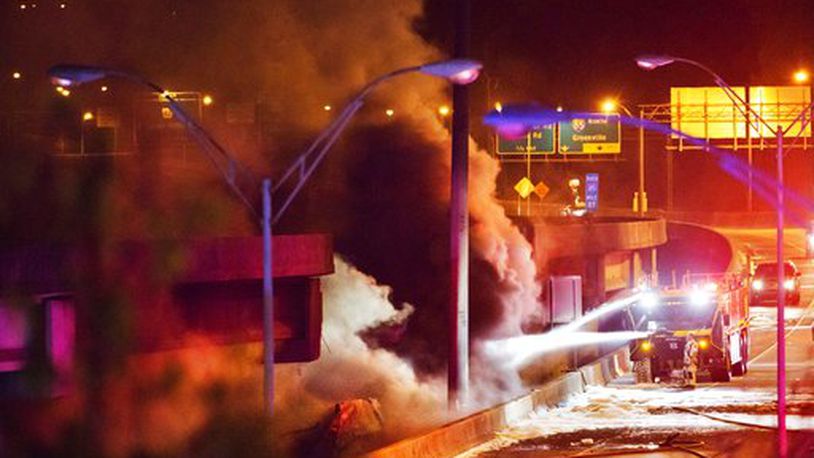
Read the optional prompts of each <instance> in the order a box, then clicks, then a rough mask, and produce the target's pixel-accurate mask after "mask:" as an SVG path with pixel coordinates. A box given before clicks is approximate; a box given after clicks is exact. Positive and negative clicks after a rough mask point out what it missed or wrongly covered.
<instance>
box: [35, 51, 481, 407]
mask: <svg viewBox="0 0 814 458" xmlns="http://www.w3.org/2000/svg"><path fill="white" fill-rule="evenodd" d="M482 67H483V66H482V64H481V63H480V62H477V61H473V60H468V59H451V60H444V61H438V62H432V63H428V64H424V65H418V66H413V67H405V68H401V69H398V70H395V71H392V72H390V73H387V74H385V75H382V76H380V77H378V78H376V79H374V80H373V81H371V82H369V83H368V84H367V85H366V86H364V87H363V88H362V89H361V90H360V91H359V92H358V93H357V94H356V96H355V97H354V98H353V99H351V101H350V103H349V104H348V105H347V106H346V107H345V109H344V110H343V111H342V112H341V113H340V114H339V116H338V117H337V118H336V119H334V121H333V122H331V124H329V125H328V127H326V128H325V129H324V130H323V131H322V132H321V133H320V134H319V135H318V136H317V137H316V139H315V140H314V141H313V142H312V143H311V145H310V146H309V147H308V149H306V150H305V151H304V152H302V153H301V154H300V155H299V156H298V157H297V159H296V160H295V161H294V162H293V163H292V165H291V166H290V167H289V168H288V169H287V170H286V172H285V173H284V174H283V177H282V178H281V179H280V180H279V181H278V182H277V184H276V186H275V187H273V188H272V182H271V178H268V177H267V178H264V179H263V180H262V184H261V186H260V192H261V195H262V200H261V207H262V211H261V212H258V211H257V209H256V208H255V204H254V203H253V199H251V198H250V197H248V196H247V195H246V193H245V192H244V191H243V190H242V189H241V187H240V183H239V181H238V180H239V179H241V178H243V179H245V180H247V181H249V182H250V184H256V183H254V180H253V176H251V175H250V174H249V173H248V172H247V171H246V170H245V169H243V167H242V166H241V165H240V163H239V162H237V160H235V159H234V157H233V156H232V155H231V154H229V153H228V152H227V151H226V150H225V149H224V148H223V147H222V146H221V145H220V144H219V143H218V142H217V141H215V139H213V138H212V137H211V136H210V135H209V134H208V133H207V132H206V131H205V130H204V129H203V128H202V127H201V126H200V125H198V123H196V122H195V121H194V120H193V119H192V118H191V117H190V116H189V115H187V113H186V112H185V111H184V109H183V108H182V107H181V106H180V105H179V104H178V103H177V101H176V100H175V99H174V97H173V96H172V94H170V93H169V92H168V91H166V90H164V89H162V88H161V87H160V86H158V85H157V84H155V83H153V82H151V81H149V80H147V79H145V78H144V77H142V76H140V75H137V74H132V73H128V72H123V71H120V70H116V69H107V68H102V67H91V66H83V65H57V66H54V67H52V68H51V69H50V70H49V71H48V74H49V76H50V77H51V79H52V81H53V82H54V83H55V84H59V85H62V86H74V85H79V84H84V83H89V82H92V81H97V80H99V79H102V78H108V77H118V78H123V79H126V80H130V81H133V82H135V83H137V84H141V85H143V86H146V87H148V88H150V89H151V90H152V91H155V92H157V93H159V94H160V95H161V97H163V98H164V99H165V100H166V102H167V104H168V105H169V107H170V109H171V110H172V112H173V113H174V114H175V115H176V118H177V119H179V120H180V121H181V122H182V123H183V124H184V125H185V126H186V127H187V129H188V130H189V132H190V133H192V134H193V138H194V139H195V140H196V141H197V142H198V143H199V145H200V146H201V147H202V149H203V150H204V152H205V153H206V154H207V157H208V158H209V159H210V161H211V162H212V163H213V165H214V166H215V167H216V168H217V169H218V170H219V171H220V172H221V176H222V177H223V178H224V180H225V181H226V182H227V184H228V185H229V187H230V188H231V189H232V191H233V192H234V193H235V194H236V195H237V196H238V197H239V198H240V200H241V201H242V202H243V203H244V204H245V205H246V206H247V207H248V208H249V211H250V212H251V213H252V215H254V216H257V215H258V213H262V217H261V218H260V223H261V224H260V225H261V226H262V230H263V348H264V359H263V362H264V372H263V395H264V397H265V401H266V408H267V409H268V411H269V413H271V412H272V411H273V403H274V284H273V282H272V278H273V270H272V269H273V264H272V260H273V251H272V250H273V245H272V225H273V224H275V223H276V222H277V221H278V220H279V219H280V217H282V216H283V214H284V213H285V211H286V209H288V207H289V205H290V204H291V203H292V202H293V200H294V198H295V197H296V196H297V195H298V194H299V192H300V190H301V189H302V187H303V186H304V185H305V183H306V182H307V181H308V179H309V178H310V177H311V175H312V174H313V172H314V170H315V169H316V167H317V166H318V165H319V164H320V163H321V162H322V160H323V159H324V158H325V155H326V154H327V152H328V151H329V150H330V148H331V147H332V146H333V145H334V143H336V141H337V139H338V137H339V134H341V133H342V131H343V130H344V129H345V127H347V125H348V123H349V122H350V120H351V118H352V117H353V116H354V115H355V114H356V112H358V111H359V109H361V108H362V106H363V105H364V101H365V98H366V97H367V95H368V94H369V93H370V92H371V91H372V90H373V89H375V88H376V87H378V86H379V85H380V84H382V83H383V82H385V81H387V80H389V79H392V78H394V77H396V76H399V75H404V74H407V73H415V72H418V73H424V74H427V75H431V76H436V77H440V78H444V79H446V80H448V81H450V82H451V83H453V84H469V83H471V82H473V81H475V80H476V79H477V77H478V74H479V73H480V70H481V68H482ZM66 91H67V89H66ZM326 107H328V106H327V105H326ZM329 109H330V108H327V110H329ZM327 110H326V111H327ZM289 179H291V180H297V181H296V182H295V183H294V185H293V187H290V188H289V187H285V186H283V185H284V184H285V183H287V182H288V180H289ZM252 188H253V189H255V190H256V189H257V186H252ZM286 189H290V190H289V191H285V190H286ZM283 192H287V193H288V194H287V195H282V193H283ZM272 193H277V194H280V195H282V196H281V197H282V205H281V206H280V208H279V210H277V211H276V212H272ZM464 332H468V330H464Z"/></svg>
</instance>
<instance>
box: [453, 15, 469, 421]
mask: <svg viewBox="0 0 814 458" xmlns="http://www.w3.org/2000/svg"><path fill="white" fill-rule="evenodd" d="M469 20H470V5H469V0H456V2H455V53H454V57H455V58H459V59H463V58H467V57H468V56H469ZM452 107H453V108H452V171H451V175H452V176H451V179H450V186H451V192H450V211H449V217H450V221H449V230H450V240H449V248H450V274H451V276H450V297H449V313H448V320H449V339H448V349H447V353H448V357H447V359H448V369H447V370H448V372H447V402H448V406H449V409H450V410H456V409H458V408H460V407H461V405H462V404H463V403H465V402H466V399H467V395H468V391H469V209H468V205H467V194H468V179H469V89H468V88H467V87H466V86H455V87H453V89H452Z"/></svg>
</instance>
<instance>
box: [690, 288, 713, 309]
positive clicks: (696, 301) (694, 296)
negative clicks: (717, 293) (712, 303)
mask: <svg viewBox="0 0 814 458" xmlns="http://www.w3.org/2000/svg"><path fill="white" fill-rule="evenodd" d="M709 296H710V295H709V293H708V292H706V291H702V290H700V289H696V290H694V291H693V292H692V293H691V294H690V302H691V303H692V305H698V306H701V305H707V304H709V299H710V297H709Z"/></svg>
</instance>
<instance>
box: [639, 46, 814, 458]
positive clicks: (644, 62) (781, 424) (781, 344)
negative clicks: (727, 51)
mask: <svg viewBox="0 0 814 458" xmlns="http://www.w3.org/2000/svg"><path fill="white" fill-rule="evenodd" d="M674 62H680V63H685V64H688V65H692V66H693V67H696V68H699V69H701V70H703V71H704V72H706V73H707V74H709V75H710V76H712V78H713V80H714V81H715V84H716V85H717V86H718V87H720V88H721V89H722V90H723V91H724V93H725V94H727V96H728V97H729V99H730V100H732V103H733V104H734V105H735V106H736V107H737V109H738V110H739V111H740V112H741V114H743V116H744V117H745V118H746V120H747V123H749V127H751V123H750V122H749V119H750V116H751V117H753V119H755V120H757V121H758V122H759V123H760V124H763V125H764V126H765V127H766V128H767V129H768V130H769V132H771V133H772V134H773V135H775V137H777V264H778V269H777V284H778V285H783V282H784V280H785V272H784V269H783V265H784V264H783V229H784V224H785V221H784V207H785V195H784V192H785V191H784V184H783V137H784V136H785V135H786V133H788V131H789V130H791V128H792V126H794V125H795V124H796V123H797V122H798V121H799V120H800V119H803V117H804V116H805V113H806V112H809V111H810V110H811V108H812V106H814V104H809V106H808V107H807V108H806V109H804V110H802V111H801V112H800V114H799V115H798V116H797V117H796V118H795V119H794V121H792V122H791V123H790V124H789V125H788V127H786V128H785V129H784V128H783V126H781V125H780V124H779V123H778V125H776V126H773V125H770V124H769V123H768V122H767V121H766V120H765V119H764V118H763V117H762V116H761V115H760V114H759V113H757V112H756V111H755V110H754V109H753V108H752V106H751V105H750V104H749V103H748V102H746V101H745V100H744V99H743V98H742V97H741V96H739V95H738V94H737V93H736V92H735V91H734V89H732V86H730V85H729V84H728V83H727V82H726V81H724V79H723V78H721V77H720V76H719V75H718V74H717V73H715V72H714V71H712V70H711V69H710V68H709V67H707V66H706V65H703V64H701V63H700V62H696V61H694V60H691V59H685V58H682V57H674V56H652V55H651V56H639V57H637V58H636V64H637V65H638V66H639V67H641V68H643V69H645V70H653V69H656V68H658V67H663V66H665V65H669V64H672V63H674ZM809 122H811V119H810V117H809V119H808V120H807V121H805V123H804V125H803V126H801V132H802V130H803V129H805V124H807V123H809ZM750 151H751V150H750ZM750 159H751V158H750ZM750 166H751V160H750ZM749 177H750V180H749V181H750V189H749V190H750V202H751V171H750V175H749ZM785 293H786V292H785V290H784V289H783V288H778V289H777V453H778V456H780V457H785V456H787V454H788V437H787V434H786V334H785V313H784V307H785V302H786V297H785V296H786V294H785Z"/></svg>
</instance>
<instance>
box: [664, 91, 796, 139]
mask: <svg viewBox="0 0 814 458" xmlns="http://www.w3.org/2000/svg"><path fill="white" fill-rule="evenodd" d="M732 93H733V94H734V95H735V96H736V97H730V94H728V93H727V92H725V91H724V90H723V89H721V88H719V87H717V86H711V87H673V88H670V127H672V128H673V129H675V130H678V131H681V132H683V133H685V134H688V135H691V136H693V137H696V138H702V139H732V138H738V139H745V138H746V134H747V125H749V124H751V127H749V136H750V137H751V138H753V139H754V138H761V137H763V138H771V137H774V136H775V135H774V134H773V131H774V130H776V128H777V126H781V127H782V128H783V129H786V130H788V133H787V135H788V136H795V137H796V136H799V135H803V136H807V137H808V136H811V126H806V127H805V129H803V128H802V125H803V123H804V122H805V121H806V120H807V119H808V116H810V113H804V115H803V116H801V117H800V120H798V121H797V122H795V119H797V117H798V116H799V115H800V113H802V112H804V111H805V110H806V108H807V107H808V105H809V103H811V88H810V87H809V86H752V87H749V88H748V90H747V88H745V87H743V86H736V87H733V88H732ZM747 95H748V97H747ZM733 98H734V99H735V101H734V102H733V100H732V99H733ZM738 99H740V100H738ZM736 103H737V105H736ZM744 103H748V106H745V105H744ZM749 107H751V109H752V111H753V112H754V113H755V114H756V115H757V116H755V115H754V114H750V119H749V121H750V122H747V118H746V116H745V115H744V112H748V111H749V110H748V108H749ZM761 119H762V120H763V121H765V124H764V123H763V122H761ZM766 124H768V126H771V128H770V127H768V126H767V125H766ZM792 124H793V125H792ZM673 138H677V136H675V135H673Z"/></svg>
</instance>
